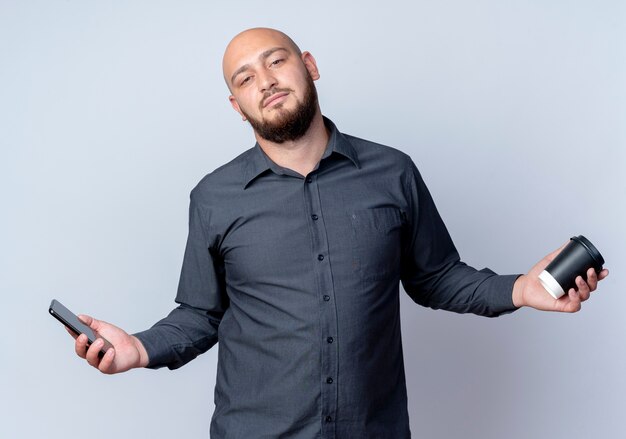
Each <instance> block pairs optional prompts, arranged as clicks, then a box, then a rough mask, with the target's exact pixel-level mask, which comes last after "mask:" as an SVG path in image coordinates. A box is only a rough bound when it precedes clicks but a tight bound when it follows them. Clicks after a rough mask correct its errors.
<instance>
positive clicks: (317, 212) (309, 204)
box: [303, 173, 338, 438]
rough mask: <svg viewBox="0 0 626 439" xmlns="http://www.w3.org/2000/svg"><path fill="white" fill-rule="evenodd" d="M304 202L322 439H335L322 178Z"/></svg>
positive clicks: (311, 184)
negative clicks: (316, 318)
mask: <svg viewBox="0 0 626 439" xmlns="http://www.w3.org/2000/svg"><path fill="white" fill-rule="evenodd" d="M303 189H304V201H305V206H306V209H307V218H310V219H308V220H307V222H308V224H309V230H310V233H311V238H312V239H311V243H312V247H311V250H312V252H313V255H312V256H313V258H315V259H314V261H315V263H314V265H313V267H312V268H313V270H314V271H315V275H316V278H317V285H318V287H319V290H318V294H319V296H318V297H320V298H321V299H322V300H320V301H319V302H318V303H319V306H320V325H321V327H320V333H321V335H322V337H324V340H325V341H326V343H323V342H322V343H320V350H321V352H320V353H321V363H320V365H321V368H320V370H319V373H320V381H321V382H323V383H324V386H322V388H321V415H322V417H323V418H322V419H323V420H324V421H325V422H324V423H323V424H322V437H323V438H334V437H335V427H334V425H335V423H334V422H332V421H333V420H334V419H335V414H336V412H337V382H336V377H337V364H338V350H337V343H333V342H334V338H333V337H332V336H331V335H330V334H337V311H336V309H335V301H331V298H332V297H333V295H334V294H335V292H334V285H333V277H332V272H331V262H332V255H330V254H329V251H328V248H329V246H328V239H327V233H326V225H325V223H324V212H323V211H322V205H321V202H320V191H319V175H317V173H313V174H311V175H309V176H307V177H306V178H305V184H304V185H303Z"/></svg>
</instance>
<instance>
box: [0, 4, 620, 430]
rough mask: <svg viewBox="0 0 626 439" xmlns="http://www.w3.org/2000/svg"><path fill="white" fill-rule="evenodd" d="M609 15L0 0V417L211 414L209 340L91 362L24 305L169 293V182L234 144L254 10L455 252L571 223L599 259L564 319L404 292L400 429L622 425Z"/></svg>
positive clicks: (155, 420)
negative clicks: (151, 354)
mask: <svg viewBox="0 0 626 439" xmlns="http://www.w3.org/2000/svg"><path fill="white" fill-rule="evenodd" d="M625 22H626V8H625V4H624V2H621V1H618V0H615V1H609V0H606V1H571V0H570V1H565V0H562V1H545V0H532V1H516V0H511V1H499V0H483V1H472V2H469V1H463V0H443V1H442V0H439V1H411V2H409V1H406V2H399V1H391V0H389V1H385V2H379V1H376V2H369V1H363V0H361V1H356V0H351V1H345V2H329V1H317V2H307V3H304V2H303V3H300V2H294V1H281V2H272V1H264V2H252V1H239V2H209V1H204V2H200V1H197V2H190V1H176V2H174V1H169V2H166V1H124V2H122V1H78V0H68V1H17V0H15V1H7V0H1V1H0V147H1V149H0V154H1V155H0V202H1V203H2V204H1V205H2V214H1V215H0V245H1V252H0V270H1V271H0V288H1V294H2V295H1V297H2V308H1V310H2V318H1V321H0V325H1V327H0V329H1V334H2V335H1V344H0V389H1V390H0V393H1V395H2V396H1V397H0V437H2V438H7V439H8V438H43V437H45V438H84V437H90V438H110V437H121V438H144V437H146V438H147V437H150V438H167V437H184V438H202V437H207V436H208V427H209V421H210V416H211V414H212V412H213V386H214V383H215V369H216V359H217V355H216V354H217V347H216V348H214V349H212V350H211V351H209V352H208V353H206V354H205V355H203V356H201V357H200V358H198V359H196V360H195V361H193V362H192V363H190V364H188V365H187V366H185V367H184V368H182V369H180V370H177V371H175V372H170V371H168V370H167V369H165V370H159V371H150V370H139V371H132V372H130V373H127V374H122V375H118V376H104V375H102V374H100V373H99V372H97V371H96V370H94V369H91V368H90V367H88V366H87V365H86V364H85V363H84V362H83V361H81V360H80V359H79V358H78V357H76V356H75V355H74V352H73V345H72V341H71V338H70V337H69V336H68V335H67V334H66V333H65V331H64V330H63V329H62V328H61V326H60V325H59V324H58V323H57V322H55V321H54V320H53V319H52V318H50V316H48V314H47V307H48V304H49V302H50V300H51V299H52V298H57V299H59V300H61V301H62V302H64V303H65V304H66V305H67V306H69V307H70V308H71V309H73V310H75V311H76V312H83V313H91V314H93V315H95V316H96V317H99V318H102V319H105V320H108V321H111V322H113V323H116V324H118V325H120V326H122V327H123V328H125V329H126V330H128V331H130V332H135V331H139V330H142V329H145V328H147V327H148V326H150V325H151V324H152V323H154V322H155V321H156V320H158V319H159V318H161V317H162V316H164V315H166V314H167V312H169V310H170V309H171V308H172V307H173V306H174V305H175V304H174V302H173V298H174V295H175V291H176V287H177V283H178V275H179V271H180V264H181V261H182V255H183V249H184V244H185V239H186V234H187V207H188V196H189V192H190V190H191V189H192V188H193V186H194V185H195V184H196V183H197V182H198V180H200V178H201V177H202V176H204V175H205V174H206V173H208V172H210V171H212V170H213V169H215V168H216V167H218V166H220V165H221V164H223V163H225V162H227V161H228V160H230V159H231V158H233V157H235V156H236V155H238V154H239V153H240V152H242V151H243V150H245V149H247V148H249V147H251V146H252V145H253V144H254V141H253V138H252V132H251V129H250V128H249V127H248V126H247V125H246V124H244V123H242V122H241V119H240V118H239V117H238V116H237V115H236V114H235V113H234V112H233V110H232V109H231V108H230V106H229V104H228V101H227V89H226V87H225V85H224V83H223V80H222V77H221V57H222V53H223V50H224V48H225V46H226V44H227V43H228V41H229V40H230V38H232V37H233V36H234V35H235V34H236V33H238V32H239V31H241V30H243V29H246V28H249V27H253V26H270V27H276V28H279V29H282V30H284V31H285V32H286V33H288V34H289V35H291V36H292V37H293V38H294V40H295V41H296V42H297V43H298V44H299V45H300V46H301V48H302V49H306V50H310V51H311V52H312V53H313V55H314V56H315V57H316V59H317V61H318V66H319V68H320V70H321V74H322V77H321V79H320V80H319V81H318V82H317V85H318V90H319V94H320V101H321V105H322V109H323V112H324V114H326V115H327V116H329V117H330V118H331V119H333V120H334V121H335V122H336V123H337V125H338V127H339V129H340V130H342V131H343V132H346V133H350V134H353V135H357V136H359V137H364V138H367V139H370V140H374V141H377V142H380V143H384V144H388V145H391V146H394V147H396V148H399V149H401V150H403V151H405V152H407V153H409V154H410V155H411V156H412V157H413V159H414V161H415V162H416V163H417V165H418V167H419V168H420V170H421V172H422V174H423V176H424V178H425V180H426V182H427V184H428V185H429V188H430V190H431V192H432V193H433V196H434V198H435V200H436V202H437V205H438V207H439V209H440V212H441V214H442V216H443V218H444V220H445V221H446V224H447V225H448V228H449V230H450V232H451V234H452V236H453V238H454V240H455V242H456V244H457V247H458V248H459V251H460V252H461V255H462V257H463V259H464V260H465V261H466V262H468V263H469V264H470V265H473V266H476V267H477V268H482V267H484V266H488V267H490V268H492V269H493V270H495V271H497V272H499V273H517V272H525V271H526V270H527V269H528V268H529V267H530V266H532V265H533V264H534V263H535V262H536V261H537V260H539V259H540V258H541V257H543V256H544V255H545V254H546V253H548V252H550V251H552V250H553V249H555V248H557V247H558V246H559V245H561V244H562V243H564V242H565V241H566V240H567V239H568V238H569V237H570V236H572V235H578V234H584V235H586V236H587V237H588V238H589V239H590V240H591V241H592V242H593V243H594V244H596V245H597V246H598V248H599V249H600V251H601V252H602V253H603V255H604V257H605V259H606V261H607V263H606V266H607V267H608V268H609V269H612V270H613V271H612V274H611V275H610V277H609V279H607V280H606V281H604V282H603V283H602V284H601V286H600V289H599V290H598V292H597V293H595V294H594V295H593V297H592V298H591V300H590V301H588V302H586V303H585V304H584V306H583V310H582V311H581V312H580V313H578V314H573V315H563V314H552V313H541V312H538V311H534V310H530V309H523V310H521V311H518V312H517V313H515V314H512V315H509V316H503V317H501V318H498V319H486V318H480V317H476V316H467V315H463V316H462V315H457V314H452V313H446V312H443V311H437V312H435V311H432V310H427V309H424V308H421V307H419V306H417V305H416V304H414V303H413V302H411V301H410V299H409V298H408V296H406V294H404V293H403V292H401V294H402V319H403V325H402V330H403V342H404V351H405V365H406V371H407V383H408V391H409V410H410V417H411V428H412V432H413V436H414V437H420V438H441V439H449V438H460V437H463V438H476V439H500V438H511V439H525V438H550V439H559V438H562V439H576V438H581V439H582V438H589V437H599V438H622V437H626V426H625V425H624V416H623V408H624V406H623V403H624V395H625V394H626V380H625V378H624V371H625V370H626V346H625V345H626V344H625V340H624V333H625V329H626V323H625V322H624V318H623V309H624V307H625V305H626V299H625V298H624V291H623V290H624V285H625V282H624V263H625V262H626V257H625V256H624V247H625V244H626V239H625V233H624V230H625V229H624V224H626V214H625V211H626V209H625V207H624V203H625V201H626V177H625V176H624V171H625V169H626V79H625V78H626V69H625V64H626V50H625V45H626V27H625V26H624V23H625ZM384 379H385V377H381V380H384ZM294 391H296V390H295V389H294Z"/></svg>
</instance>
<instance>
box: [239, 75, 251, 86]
mask: <svg viewBox="0 0 626 439" xmlns="http://www.w3.org/2000/svg"><path fill="white" fill-rule="evenodd" d="M250 79H252V76H246V77H245V78H243V80H242V81H241V85H244V84H245V83H247V82H249V81H250Z"/></svg>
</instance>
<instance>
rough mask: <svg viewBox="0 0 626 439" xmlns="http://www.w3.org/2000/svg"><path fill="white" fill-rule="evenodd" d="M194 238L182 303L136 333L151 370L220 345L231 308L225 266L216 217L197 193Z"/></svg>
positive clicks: (189, 243) (192, 219)
mask: <svg viewBox="0 0 626 439" xmlns="http://www.w3.org/2000/svg"><path fill="white" fill-rule="evenodd" d="M190 198H191V200H190V205H189V235H188V238H187V245H186V247H185V255H184V259H183V266H182V270H181V275H180V281H179V284H178V292H177V295H176V303H178V304H179V306H178V307H177V308H175V309H174V310H173V311H172V312H170V314H169V315H168V316H167V317H165V318H164V319H162V320H160V321H159V322H157V323H156V324H155V325H154V326H152V327H151V328H150V329H148V330H146V331H143V332H140V333H137V334H134V335H135V336H136V337H137V338H138V339H139V340H140V341H141V342H142V343H143V345H144V347H145V349H146V351H147V352H148V358H149V363H148V366H147V367H149V368H153V369H156V368H160V367H163V366H167V367H168V368H169V369H177V368H179V367H181V366H183V365H184V364H186V363H188V362H189V361H191V360H193V359H194V358H195V357H197V356H198V355H200V354H202V353H204V352H206V351H207V350H209V349H210V348H211V347H212V346H213V345H215V344H216V343H217V341H218V332H217V331H218V327H219V324H220V321H221V319H222V316H223V315H224V312H225V311H226V309H227V308H228V306H229V300H228V296H227V294H226V291H225V283H224V264H223V261H222V260H221V258H220V257H219V255H218V253H217V252H216V251H215V250H214V248H213V247H212V246H211V242H210V239H209V236H210V234H209V229H207V225H208V224H210V215H209V214H208V209H206V208H205V207H203V206H202V205H201V204H200V203H199V202H198V201H197V197H196V196H195V194H194V191H192V192H191V197H190Z"/></svg>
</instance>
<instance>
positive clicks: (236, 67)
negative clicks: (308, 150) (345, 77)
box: [224, 29, 319, 143]
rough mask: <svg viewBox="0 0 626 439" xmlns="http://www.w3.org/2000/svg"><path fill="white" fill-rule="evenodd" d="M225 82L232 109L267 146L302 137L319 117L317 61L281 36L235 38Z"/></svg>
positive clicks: (265, 32)
mask: <svg viewBox="0 0 626 439" xmlns="http://www.w3.org/2000/svg"><path fill="white" fill-rule="evenodd" d="M224 78H225V80H226V82H227V84H228V86H229V89H230V90H231V93H232V95H231V96H230V97H229V99H230V101H231V104H232V106H233V108H234V109H235V110H236V111H237V112H239V114H241V116H242V117H243V118H244V120H248V121H249V122H250V124H251V125H252V127H253V128H254V130H255V132H256V133H257V135H259V136H260V137H262V138H264V139H266V140H269V141H272V142H275V143H283V142H285V141H289V140H296V139H298V138H300V137H302V135H304V133H306V131H307V129H308V128H309V126H310V124H311V121H312V120H313V118H314V116H315V115H316V113H317V111H318V103H317V92H316V90H315V85H314V84H313V80H315V79H317V78H319V73H318V71H317V67H316V65H315V60H314V59H313V57H312V55H311V54H310V53H308V52H304V53H302V54H300V53H299V50H298V48H297V47H296V46H295V45H294V44H293V42H292V41H291V40H289V39H288V38H286V37H285V36H284V35H283V34H281V33H280V32H277V31H272V30H269V29H253V30H250V31H246V32H244V33H242V34H240V35H238V36H237V37H235V39H233V41H232V42H231V43H230V44H229V46H228V48H227V49H226V53H225V54H224Z"/></svg>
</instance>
